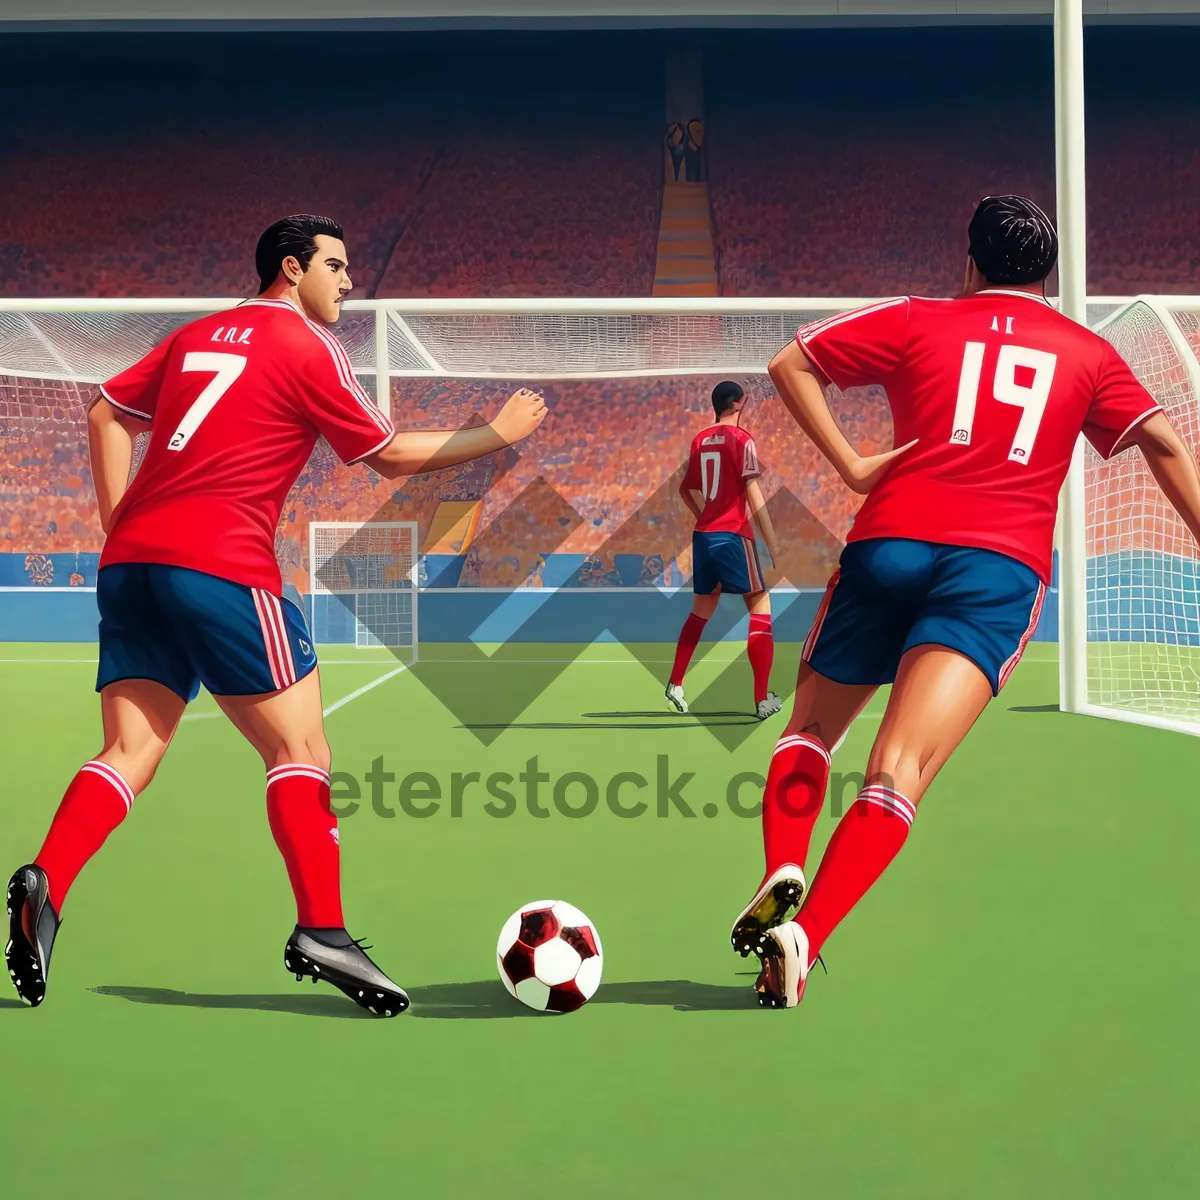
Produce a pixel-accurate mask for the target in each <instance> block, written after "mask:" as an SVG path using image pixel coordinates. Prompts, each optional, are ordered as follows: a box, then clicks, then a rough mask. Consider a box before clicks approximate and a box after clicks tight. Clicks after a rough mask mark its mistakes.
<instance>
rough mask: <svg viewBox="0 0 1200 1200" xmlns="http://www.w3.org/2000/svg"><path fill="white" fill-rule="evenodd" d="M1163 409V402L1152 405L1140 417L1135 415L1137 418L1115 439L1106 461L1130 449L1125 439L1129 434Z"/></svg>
mask: <svg viewBox="0 0 1200 1200" xmlns="http://www.w3.org/2000/svg"><path fill="white" fill-rule="evenodd" d="M1162 410H1163V409H1162V405H1161V404H1154V405H1152V406H1151V407H1150V408H1148V409H1146V411H1145V412H1144V413H1142V415H1141V416H1140V417H1135V418H1134V419H1133V420H1132V421H1130V422H1129V424H1128V425H1126V426H1125V428H1124V430H1123V431H1122V432H1121V435H1120V436H1119V437H1118V438H1117V439H1116V441H1114V442H1113V444H1112V449H1111V450H1110V451H1109V452H1108V453H1107V454H1106V455H1105V456H1104V458H1105V461H1107V460H1108V459H1110V458H1115V457H1116V456H1117V455H1118V454H1120V453H1121V452H1122V451H1123V450H1128V449H1129V446H1128V444H1127V443H1126V440H1125V439H1126V438H1128V437H1129V435H1130V434H1131V433H1132V432H1133V431H1134V430H1135V429H1136V428H1137V427H1138V426H1139V425H1140V424H1141V423H1142V422H1143V421H1145V420H1146V419H1147V418H1149V417H1152V416H1154V414H1155V413H1160V412H1162Z"/></svg>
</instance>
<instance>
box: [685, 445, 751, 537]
mask: <svg viewBox="0 0 1200 1200" xmlns="http://www.w3.org/2000/svg"><path fill="white" fill-rule="evenodd" d="M761 473H762V472H760V471H759V469H758V451H757V449H756V448H755V445H754V438H752V437H751V436H750V434H749V433H747V432H746V430H744V429H739V428H738V427H737V426H736V425H721V424H717V425H709V426H708V427H707V428H705V429H702V430H700V432H699V433H698V434H696V436H695V437H694V438H692V448H691V450H689V451H688V465H687V474H686V475H684V477H683V482H684V486H685V487H687V488H689V489H690V490H691V491H694V492H700V493H701V495H702V496H703V497H704V509H703V511H702V512H701V514H700V520H698V521H697V522H696V531H697V532H698V533H715V532H725V533H740V534H741V535H742V537H745V538H752V537H753V536H754V532H753V530H751V528H750V508H749V505H748V504H747V502H746V480H747V479H757V478H758V477H759V475H760V474H761Z"/></svg>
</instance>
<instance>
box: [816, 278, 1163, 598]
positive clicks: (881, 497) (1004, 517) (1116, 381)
mask: <svg viewBox="0 0 1200 1200" xmlns="http://www.w3.org/2000/svg"><path fill="white" fill-rule="evenodd" d="M796 338H797V340H798V341H799V343H800V346H801V348H802V349H803V350H804V352H805V354H806V355H808V357H809V360H810V361H811V362H812V363H813V364H814V365H815V366H817V367H818V368H819V369H820V370H821V371H822V372H823V373H824V374H825V375H826V376H827V377H828V378H829V380H830V381H831V382H833V383H835V384H836V385H837V386H838V387H840V388H849V387H858V386H861V385H866V384H881V385H882V386H883V387H884V388H886V389H887V395H888V403H889V405H890V407H891V410H892V423H893V426H894V428H895V434H894V443H893V444H894V445H896V446H903V445H904V444H905V443H907V442H910V441H912V440H913V439H914V438H916V439H917V444H916V445H915V446H913V448H912V449H911V450H908V451H906V452H905V453H904V454H902V455H901V456H900V457H899V458H898V459H896V461H895V465H894V466H892V467H891V468H890V470H889V471H888V472H887V474H886V475H885V476H884V477H883V479H882V480H881V481H880V482H879V483H877V484H876V485H875V487H874V488H873V489H872V490H871V492H870V493H869V494H868V496H867V498H866V501H865V502H864V504H863V506H862V508H861V509H860V510H859V513H858V515H857V517H855V520H854V525H853V527H852V529H851V531H850V535H849V538H848V540H849V541H862V540H863V539H865V538H878V537H899V538H915V539H917V540H919V541H924V542H938V543H942V544H946V545H952V546H973V547H978V548H980V549H983V550H995V551H998V552H999V553H1000V554H1007V555H1008V556H1009V557H1010V558H1015V559H1017V560H1018V561H1020V562H1023V563H1025V564H1026V565H1027V566H1029V567H1031V568H1033V570H1034V571H1036V572H1037V573H1038V576H1039V577H1040V578H1041V579H1042V581H1043V582H1044V583H1049V581H1050V565H1051V553H1052V548H1053V542H1054V518H1055V514H1056V512H1057V508H1058V494H1059V490H1060V489H1061V488H1062V484H1063V480H1064V479H1065V478H1066V474H1067V469H1068V467H1069V466H1070V464H1071V455H1072V452H1073V450H1074V448H1075V442H1076V440H1077V438H1078V436H1079V434H1080V433H1081V432H1082V433H1084V434H1086V435H1087V438H1088V441H1090V442H1091V443H1092V445H1093V446H1095V448H1096V449H1097V450H1098V451H1099V452H1100V454H1101V455H1102V456H1103V457H1105V458H1109V457H1111V456H1112V455H1113V454H1116V453H1118V452H1119V451H1120V450H1122V449H1124V448H1125V447H1126V446H1127V445H1128V435H1129V433H1130V431H1131V430H1132V429H1133V428H1134V426H1136V425H1137V424H1138V423H1139V422H1141V421H1142V420H1144V419H1145V418H1146V417H1148V416H1150V415H1151V414H1152V413H1155V412H1158V411H1159V406H1158V404H1157V402H1156V401H1155V400H1154V398H1153V397H1152V396H1151V395H1150V393H1149V392H1147V391H1146V389H1145V388H1144V387H1142V385H1141V384H1140V383H1138V381H1137V379H1135V378H1134V375H1133V372H1132V371H1131V370H1130V369H1129V367H1128V366H1127V365H1126V364H1125V362H1124V360H1123V359H1122V358H1121V356H1120V355H1119V354H1118V353H1117V352H1116V350H1114V349H1113V347H1112V346H1111V345H1110V344H1109V343H1108V342H1106V341H1105V340H1104V339H1103V338H1101V337H1099V336H1098V335H1097V334H1094V333H1092V332H1091V331H1090V330H1088V329H1085V328H1084V327H1083V326H1082V325H1078V324H1076V323H1075V322H1074V321H1072V320H1069V319H1068V318H1067V317H1064V316H1062V315H1061V314H1060V313H1058V312H1056V311H1055V310H1054V309H1053V308H1052V307H1051V306H1050V305H1049V304H1048V303H1047V302H1046V301H1045V300H1043V299H1041V298H1040V297H1038V296H1033V295H1030V294H1029V293H1027V292H1019V291H1008V290H1005V289H1002V288H990V289H988V290H986V291H983V292H979V293H977V294H975V295H973V296H966V297H962V298H960V299H957V300H920V299H916V298H913V297H907V296H904V297H901V298H899V299H897V300H885V301H883V302H881V303H878V304H871V305H867V306H866V307H865V308H860V309H857V310H855V311H853V312H848V313H842V314H840V315H838V316H836V317H830V318H828V319H827V320H824V321H817V322H816V323H815V324H812V325H808V326H806V327H805V328H803V329H801V330H800V332H799V333H798V334H797V335H796Z"/></svg>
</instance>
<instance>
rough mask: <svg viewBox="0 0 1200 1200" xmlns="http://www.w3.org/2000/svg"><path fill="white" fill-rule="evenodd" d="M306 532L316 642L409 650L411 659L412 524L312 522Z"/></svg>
mask: <svg viewBox="0 0 1200 1200" xmlns="http://www.w3.org/2000/svg"><path fill="white" fill-rule="evenodd" d="M308 528H309V561H310V579H311V585H312V618H313V622H312V624H313V628H312V634H313V639H314V641H316V642H318V643H320V642H345V641H350V640H353V641H354V643H355V645H357V646H388V647H391V648H394V649H404V648H408V649H411V650H412V652H413V657H414V658H415V656H416V638H417V526H416V523H415V522H412V521H391V522H370V523H367V524H357V523H354V522H345V521H313V522H312V523H311V524H310V525H309V527H308ZM351 633H352V634H353V638H351V636H350V634H351Z"/></svg>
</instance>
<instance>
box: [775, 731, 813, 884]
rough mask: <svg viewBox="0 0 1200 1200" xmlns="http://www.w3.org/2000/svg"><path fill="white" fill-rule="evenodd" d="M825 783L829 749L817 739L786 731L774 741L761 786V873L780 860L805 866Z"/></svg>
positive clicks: (782, 862) (777, 863)
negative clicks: (763, 860)
mask: <svg viewBox="0 0 1200 1200" xmlns="http://www.w3.org/2000/svg"><path fill="white" fill-rule="evenodd" d="M828 784H829V751H828V750H826V749H825V747H824V746H823V745H822V744H821V742H820V740H819V739H818V738H815V737H810V736H809V735H808V734H807V733H785V734H784V735H783V737H781V738H780V739H779V741H778V743H777V744H776V746H775V753H774V754H773V755H772V757H771V769H770V770H769V771H768V772H767V786H766V789H765V790H764V791H763V850H764V852H765V856H766V860H767V870H766V874H765V875H764V876H763V878H764V879H766V878H767V877H768V876H770V875H771V874H772V873H773V872H775V871H777V870H778V869H779V868H780V867H782V866H783V864H784V863H795V864H796V866H798V867H803V866H804V860H805V859H806V858H807V857H808V844H809V842H811V841H812V831H813V826H814V825H815V824H816V823H817V817H819V816H820V815H821V806H822V805H823V804H824V803H825V788H826V787H827V786H828Z"/></svg>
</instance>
